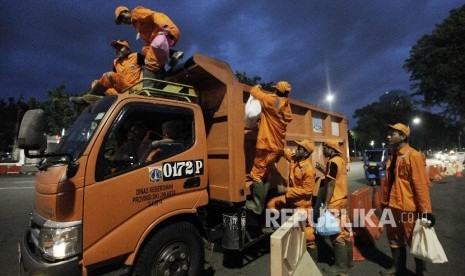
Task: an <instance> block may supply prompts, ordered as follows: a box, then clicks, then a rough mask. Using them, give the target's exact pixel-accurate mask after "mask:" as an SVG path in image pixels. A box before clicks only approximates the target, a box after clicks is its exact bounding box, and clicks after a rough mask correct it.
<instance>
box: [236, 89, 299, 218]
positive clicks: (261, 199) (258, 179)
mask: <svg viewBox="0 0 465 276" xmlns="http://www.w3.org/2000/svg"><path fill="white" fill-rule="evenodd" d="M273 87H274V93H267V92H264V91H262V89H261V86H260V85H256V86H254V87H252V88H251V89H250V94H251V95H252V96H254V97H255V98H256V99H257V100H259V101H260V104H261V106H262V115H261V118H260V126H259V129H258V136H257V143H256V146H255V148H256V150H255V159H254V163H253V167H252V170H251V172H250V178H252V180H253V184H252V186H251V194H252V198H251V199H249V200H247V202H246V204H245V207H246V208H247V209H249V210H251V211H253V212H254V213H255V214H261V213H262V212H263V209H264V206H265V200H266V196H267V194H268V189H269V185H270V183H269V182H264V181H263V176H264V175H265V173H266V171H267V168H268V166H271V165H274V163H275V162H276V161H277V160H278V159H279V157H280V155H281V154H282V152H283V150H284V140H285V138H286V130H287V124H288V123H289V122H290V121H291V120H292V112H291V106H290V104H289V99H288V95H289V93H290V92H291V85H290V84H289V83H288V82H287V81H280V82H278V83H277V84H276V85H274V86H273Z"/></svg>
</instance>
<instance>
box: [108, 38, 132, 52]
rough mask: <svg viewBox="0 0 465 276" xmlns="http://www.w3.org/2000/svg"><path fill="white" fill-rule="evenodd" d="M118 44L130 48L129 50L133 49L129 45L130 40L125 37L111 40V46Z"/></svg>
mask: <svg viewBox="0 0 465 276" xmlns="http://www.w3.org/2000/svg"><path fill="white" fill-rule="evenodd" d="M116 45H121V46H124V47H126V48H128V50H129V51H131V46H130V45H129V42H127V41H126V40H123V39H118V40H113V41H112V42H111V47H113V48H115V47H116Z"/></svg>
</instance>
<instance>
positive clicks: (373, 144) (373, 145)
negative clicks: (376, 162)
mask: <svg viewBox="0 0 465 276" xmlns="http://www.w3.org/2000/svg"><path fill="white" fill-rule="evenodd" d="M370 145H371V148H372V149H374V148H375V141H373V140H371V142H370Z"/></svg>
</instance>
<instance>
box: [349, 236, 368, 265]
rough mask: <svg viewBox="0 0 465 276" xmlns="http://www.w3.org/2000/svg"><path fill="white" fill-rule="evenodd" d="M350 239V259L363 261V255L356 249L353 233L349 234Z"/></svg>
mask: <svg viewBox="0 0 465 276" xmlns="http://www.w3.org/2000/svg"><path fill="white" fill-rule="evenodd" d="M350 241H351V242H352V254H353V257H352V260H354V261H364V260H365V257H363V255H362V254H361V253H360V251H358V249H357V246H356V244H355V240H354V235H350Z"/></svg>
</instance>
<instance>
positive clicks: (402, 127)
mask: <svg viewBox="0 0 465 276" xmlns="http://www.w3.org/2000/svg"><path fill="white" fill-rule="evenodd" d="M388 126H389V127H390V128H392V129H394V130H397V131H400V132H402V133H403V134H405V136H407V137H409V136H410V129H409V128H408V126H406V125H404V124H401V123H397V124H395V125H388Z"/></svg>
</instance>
